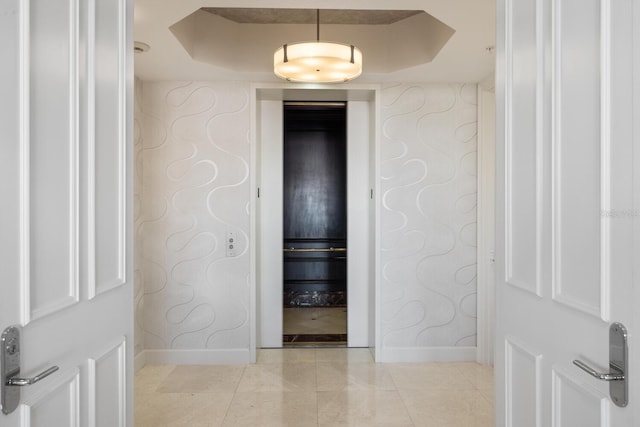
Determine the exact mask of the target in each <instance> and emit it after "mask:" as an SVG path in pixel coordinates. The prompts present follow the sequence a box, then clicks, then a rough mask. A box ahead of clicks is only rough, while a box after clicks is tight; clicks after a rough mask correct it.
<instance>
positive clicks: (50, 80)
mask: <svg viewBox="0 0 640 427" xmlns="http://www.w3.org/2000/svg"><path fill="white" fill-rule="evenodd" d="M24 3H25V4H24V5H23V6H22V7H23V8H22V10H21V13H22V15H21V16H22V20H21V26H22V28H21V31H20V34H21V42H20V51H21V52H20V58H21V63H20V66H21V68H20V74H21V84H20V86H21V90H20V104H21V108H20V110H21V119H20V127H21V140H20V145H21V162H20V163H21V172H20V179H21V182H20V187H21V189H20V193H21V202H20V205H21V208H22V209H23V212H24V213H25V215H24V216H23V218H25V219H24V220H23V221H22V223H21V227H20V228H21V251H20V252H21V264H22V280H21V282H22V291H21V292H22V295H23V296H22V301H23V304H22V306H23V313H22V316H21V317H22V323H23V324H27V323H29V322H30V321H32V320H36V319H39V318H42V317H45V316H47V315H50V314H52V313H55V312H58V311H60V310H62V309H64V308H66V307H69V306H71V305H73V304H75V303H77V302H78V298H79V297H78V291H79V191H78V185H79V176H80V171H79V167H80V166H79V158H78V155H79V138H78V130H79V117H78V91H79V87H78V55H79V53H78V52H79V36H78V32H79V16H78V3H77V0H70V1H57V2H41V3H40V2H38V1H35V0H32V1H31V2H28V3H27V2H24ZM35 3H38V4H37V8H36V7H32V6H34V4H35ZM36 10H37V13H36ZM52 17H55V19H52ZM63 20H64V22H66V25H67V28H65V29H62V28H61V27H62V26H61V25H58V26H56V24H57V23H59V22H60V21H63ZM50 31H53V32H54V33H56V34H59V33H61V32H64V34H65V37H64V39H65V40H64V41H66V43H62V42H61V41H59V40H58V39H56V38H52V37H50V35H49V32H50ZM40 33H41V34H40ZM61 50H62V51H61ZM65 75H68V78H66V79H65V78H64V76H65ZM61 102H62V103H63V104H62V108H60V106H59V104H60V103H61ZM52 104H55V105H52ZM51 111H56V112H57V113H56V115H54V114H49V112H51ZM52 141H62V143H61V144H59V145H57V146H54V144H53V143H52ZM36 148H37V149H36ZM60 177H62V178H60ZM54 189H55V191H58V194H55V191H54ZM59 189H64V194H63V195H62V196H59ZM54 194H55V196H54ZM50 254H56V256H55V257H52V256H50ZM60 264H63V265H68V268H67V269H65V270H64V271H65V272H64V274H62V275H58V276H57V277H56V275H52V274H45V272H47V271H52V270H55V268H53V267H55V266H57V265H60ZM36 270H37V271H38V272H40V271H42V277H39V276H35V275H34V274H33V272H34V271H36ZM58 271H60V270H58Z"/></svg>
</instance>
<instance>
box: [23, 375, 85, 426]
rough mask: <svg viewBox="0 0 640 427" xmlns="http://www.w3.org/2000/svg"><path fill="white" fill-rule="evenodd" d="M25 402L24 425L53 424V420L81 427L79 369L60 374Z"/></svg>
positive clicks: (60, 423)
mask: <svg viewBox="0 0 640 427" xmlns="http://www.w3.org/2000/svg"><path fill="white" fill-rule="evenodd" d="M56 375H58V374H57V373H56ZM52 382H53V381H52ZM23 403H24V405H22V407H21V412H22V414H21V415H22V417H21V418H22V425H23V426H24V427H46V426H51V425H52V424H51V423H52V420H56V423H59V425H64V426H69V427H80V407H81V403H80V372H79V370H78V369H77V368H76V369H74V370H72V371H71V372H68V373H67V374H66V375H65V374H64V373H63V374H61V375H59V377H58V381H56V382H55V383H52V384H51V385H50V386H49V387H48V388H47V389H44V390H42V391H41V392H40V393H38V394H36V395H34V396H32V397H31V398H28V399H25V401H24V402H23Z"/></svg>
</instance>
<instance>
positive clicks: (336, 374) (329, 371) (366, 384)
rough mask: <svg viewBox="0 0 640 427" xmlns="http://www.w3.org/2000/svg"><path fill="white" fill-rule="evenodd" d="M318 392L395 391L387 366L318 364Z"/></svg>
mask: <svg viewBox="0 0 640 427" xmlns="http://www.w3.org/2000/svg"><path fill="white" fill-rule="evenodd" d="M316 366H317V373H318V380H317V381H318V388H317V389H318V391H341V390H395V389H396V387H395V384H394V382H393V379H392V378H391V375H390V374H389V370H388V368H387V366H385V365H382V364H374V363H348V362H318V363H317V364H316Z"/></svg>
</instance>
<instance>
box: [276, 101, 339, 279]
mask: <svg viewBox="0 0 640 427" xmlns="http://www.w3.org/2000/svg"><path fill="white" fill-rule="evenodd" d="M284 120H285V122H284V159H283V160H284V188H283V195H284V196H283V203H284V206H283V208H284V224H283V226H284V236H283V237H284V239H283V248H297V249H301V248H331V247H333V248H346V247H347V240H346V239H347V201H346V195H347V194H346V180H347V155H346V108H345V107H344V106H343V107H340V108H336V107H330V108H323V107H321V106H313V107H308V106H302V107H300V106H295V107H287V106H285V110H284ZM283 285H284V290H285V291H296V292H298V291H300V292H305V291H312V292H318V291H325V292H344V291H346V252H339V253H327V252H324V253H323V252H303V253H295V252H285V253H284V284H283Z"/></svg>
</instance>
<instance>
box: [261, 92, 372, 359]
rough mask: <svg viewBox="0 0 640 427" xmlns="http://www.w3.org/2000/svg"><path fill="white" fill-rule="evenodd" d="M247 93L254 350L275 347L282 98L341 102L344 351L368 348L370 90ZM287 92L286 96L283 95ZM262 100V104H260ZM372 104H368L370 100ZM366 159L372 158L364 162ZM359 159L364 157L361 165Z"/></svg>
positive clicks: (279, 262) (278, 323)
mask: <svg viewBox="0 0 640 427" xmlns="http://www.w3.org/2000/svg"><path fill="white" fill-rule="evenodd" d="M265 86H266V87H259V86H256V87H254V91H255V92H254V94H253V96H254V102H255V106H254V107H253V108H254V111H255V117H254V118H253V119H252V120H253V121H254V123H255V129H254V132H252V134H254V135H256V138H255V147H256V152H255V153H254V156H255V163H254V164H256V165H257V166H256V174H255V175H256V176H259V179H257V180H256V183H255V187H260V198H258V199H257V203H256V212H255V213H254V214H253V215H254V221H255V222H256V233H255V234H254V235H255V236H256V238H255V241H256V247H257V248H258V250H257V251H256V252H257V253H256V254H255V255H254V260H256V262H255V267H253V268H255V270H256V274H255V276H254V277H256V294H257V295H256V300H257V302H256V311H257V315H256V320H257V325H256V330H257V334H256V335H257V337H256V340H257V346H258V347H281V346H282V307H283V302H282V277H283V270H282V268H283V267H282V251H281V246H282V233H283V231H282V217H283V213H282V185H283V184H282V138H283V122H282V120H283V119H282V117H283V116H282V114H283V112H282V101H283V100H284V99H285V98H289V99H296V100H307V101H319V100H326V101H336V100H348V101H349V102H348V103H347V117H348V119H347V120H348V121H347V128H348V130H347V132H348V140H349V144H348V146H349V147H348V153H347V157H348V169H349V171H348V176H347V185H348V187H347V198H348V202H347V203H348V205H347V211H348V212H349V214H348V216H349V218H348V219H347V221H348V226H347V229H348V236H347V240H348V245H349V253H350V256H349V257H348V266H347V271H348V273H347V274H348V276H347V282H348V285H347V286H348V295H349V296H348V298H349V303H348V304H349V308H348V319H347V335H348V346H349V347H368V346H373V344H374V342H373V338H374V334H375V331H374V329H375V327H374V322H373V320H374V319H375V315H374V310H375V308H374V303H375V300H374V298H373V294H374V283H375V279H374V278H373V277H372V275H373V274H372V271H373V265H374V263H375V261H374V260H372V259H371V258H372V257H371V254H372V253H374V249H373V247H374V246H375V240H374V238H373V237H371V235H372V234H373V233H372V230H374V229H375V228H374V227H375V224H372V223H371V222H372V219H373V220H375V215H373V216H374V218H370V216H372V215H371V214H370V212H369V209H370V206H371V205H372V199H371V197H372V196H371V186H372V185H370V179H371V176H370V173H372V171H374V170H375V166H374V164H375V150H376V149H375V146H374V142H372V141H373V140H374V139H375V123H376V118H375V110H374V108H373V107H372V104H375V98H374V96H375V95H374V94H375V93H376V90H377V89H378V88H377V87H376V86H359V87H357V88H349V86H348V85H347V86H346V87H341V88H340V89H339V90H322V89H302V90H296V89H293V90H292V89H291V87H292V86H291V85H276V86H275V87H273V88H272V87H270V86H269V85H265ZM285 88H288V90H283V89H285ZM262 98H265V99H262ZM372 98H373V99H372ZM370 151H371V152H372V154H371V158H370ZM363 156H364V157H363Z"/></svg>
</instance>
